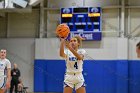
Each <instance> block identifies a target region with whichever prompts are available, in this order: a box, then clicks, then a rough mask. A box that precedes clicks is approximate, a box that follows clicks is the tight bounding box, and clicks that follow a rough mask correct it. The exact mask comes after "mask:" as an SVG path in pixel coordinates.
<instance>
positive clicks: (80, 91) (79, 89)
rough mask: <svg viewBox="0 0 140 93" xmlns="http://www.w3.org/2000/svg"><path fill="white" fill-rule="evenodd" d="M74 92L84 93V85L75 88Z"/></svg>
mask: <svg viewBox="0 0 140 93" xmlns="http://www.w3.org/2000/svg"><path fill="white" fill-rule="evenodd" d="M76 93H86V89H85V87H80V88H78V89H77V90H76Z"/></svg>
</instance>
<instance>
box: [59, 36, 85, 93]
mask: <svg viewBox="0 0 140 93" xmlns="http://www.w3.org/2000/svg"><path fill="white" fill-rule="evenodd" d="M81 42H82V40H81V37H79V36H76V37H73V38H71V39H70V42H67V41H65V39H63V38H61V44H60V56H61V57H63V58H64V59H65V61H66V73H65V79H64V93H72V91H73V89H75V90H76V93H86V90H85V84H84V78H83V75H82V71H83V59H84V55H85V53H86V51H85V50H83V49H79V46H80V44H81ZM64 47H66V48H67V49H65V50H64Z"/></svg>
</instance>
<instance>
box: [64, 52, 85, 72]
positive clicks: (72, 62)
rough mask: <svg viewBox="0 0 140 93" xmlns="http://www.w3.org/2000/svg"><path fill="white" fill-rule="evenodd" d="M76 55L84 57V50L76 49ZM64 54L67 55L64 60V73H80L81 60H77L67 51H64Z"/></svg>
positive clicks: (81, 69)
mask: <svg viewBox="0 0 140 93" xmlns="http://www.w3.org/2000/svg"><path fill="white" fill-rule="evenodd" d="M77 53H78V54H82V55H85V54H86V51H85V50H84V49H78V51H77ZM65 54H66V55H67V58H66V59H65V60H66V68H67V69H66V72H72V73H77V72H82V71H83V60H77V58H76V57H75V55H74V54H73V53H72V52H71V51H70V50H68V49H66V50H65Z"/></svg>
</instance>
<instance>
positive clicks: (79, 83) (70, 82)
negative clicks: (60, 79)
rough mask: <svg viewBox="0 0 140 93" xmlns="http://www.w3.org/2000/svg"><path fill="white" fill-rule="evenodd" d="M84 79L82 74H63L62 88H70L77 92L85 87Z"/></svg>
mask: <svg viewBox="0 0 140 93" xmlns="http://www.w3.org/2000/svg"><path fill="white" fill-rule="evenodd" d="M84 81H85V80H84V77H83V75H82V73H77V74H68V73H66V74H65V78H64V87H71V88H75V90H77V89H78V88H80V87H85V83H84Z"/></svg>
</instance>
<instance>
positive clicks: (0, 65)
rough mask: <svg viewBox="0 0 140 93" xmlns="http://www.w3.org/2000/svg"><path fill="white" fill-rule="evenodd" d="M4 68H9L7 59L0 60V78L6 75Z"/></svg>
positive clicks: (9, 64)
mask: <svg viewBox="0 0 140 93" xmlns="http://www.w3.org/2000/svg"><path fill="white" fill-rule="evenodd" d="M6 68H11V63H10V61H9V60H8V59H6V58H5V59H0V76H5V75H6Z"/></svg>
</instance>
